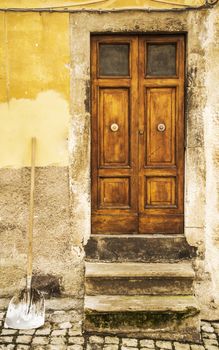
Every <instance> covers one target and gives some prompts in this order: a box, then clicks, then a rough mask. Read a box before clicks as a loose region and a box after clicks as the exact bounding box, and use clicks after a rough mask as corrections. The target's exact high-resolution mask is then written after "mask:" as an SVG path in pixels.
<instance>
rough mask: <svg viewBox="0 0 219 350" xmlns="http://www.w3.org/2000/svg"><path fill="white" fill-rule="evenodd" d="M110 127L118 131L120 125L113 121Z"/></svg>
mask: <svg viewBox="0 0 219 350" xmlns="http://www.w3.org/2000/svg"><path fill="white" fill-rule="evenodd" d="M110 129H111V130H112V131H113V132H115V131H118V130H119V125H118V124H116V123H113V124H111V125H110Z"/></svg>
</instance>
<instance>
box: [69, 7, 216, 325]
mask: <svg viewBox="0 0 219 350" xmlns="http://www.w3.org/2000/svg"><path fill="white" fill-rule="evenodd" d="M217 16H218V6H217V7H216V8H214V9H211V10H202V11H185V12H166V13H153V12H152V13H145V12H143V11H133V12H123V13H96V14H91V13H77V14H72V15H71V36H72V38H71V43H72V48H71V53H72V82H71V86H72V112H73V115H78V113H80V112H78V107H79V105H81V104H82V108H79V109H80V111H81V112H82V113H81V114H80V120H81V123H82V124H86V125H87V121H89V119H88V115H87V112H89V110H87V109H86V107H85V105H84V102H85V101H86V100H87V99H89V91H87V89H86V87H87V86H88V85H89V67H90V54H89V53H90V35H91V34H92V33H98V32H100V33H102V32H107V33H108V32H118V33H120V32H123V33H124V32H125V33H132V32H134V33H138V32H139V33H142V32H150V33H151V32H155V33H157V32H166V33H169V32H170V33H173V32H185V33H186V35H187V48H186V72H187V76H186V94H185V97H186V101H185V106H186V108H185V118H186V129H187V131H186V150H185V151H186V164H185V166H186V176H185V234H186V237H187V240H188V242H189V243H190V244H191V245H194V246H197V247H198V258H197V259H196V262H195V269H196V272H197V278H196V286H195V289H196V293H197V297H198V299H199V301H200V305H201V307H202V317H204V318H209V317H211V318H216V317H219V304H218V301H217V300H216V294H217V293H216V289H218V288H219V284H218V275H219V274H218V272H217V271H216V269H214V268H213V265H212V263H213V262H215V261H217V259H218V256H219V250H218V249H217V247H216V244H215V240H216V238H213V237H217V239H218V238H219V233H217V234H216V233H214V234H212V231H210V227H212V223H213V222H215V221H216V216H215V215H212V214H213V211H215V208H216V206H215V204H216V202H217V198H215V200H214V203H213V202H211V205H210V207H211V208H212V209H211V215H209V214H208V213H209V210H210V209H209V208H210V207H209V206H208V204H207V201H206V197H208V196H209V195H207V196H206V193H207V191H208V187H209V184H211V186H212V182H211V181H210V178H211V177H213V179H214V181H216V176H215V174H213V173H212V171H211V172H210V173H209V170H210V169H209V160H210V159H212V156H211V158H210V159H208V157H206V154H207V153H209V150H210V149H211V148H212V145H216V143H217V140H215V142H214V139H213V138H212V139H211V145H210V144H209V143H208V142H206V141H207V137H209V136H207V134H206V125H209V119H211V118H212V116H211V112H210V111H208V110H206V108H207V105H208V103H209V102H208V101H209V95H208V94H209V89H211V91H212V90H213V87H212V86H215V85H216V84H217V82H216V74H215V73H214V75H213V74H212V73H211V65H212V63H210V62H213V61H214V62H215V67H217V68H215V70H216V69H218V64H216V56H217V49H215V50H214V58H213V53H212V52H210V50H211V46H213V45H214V44H213V43H214V42H215V36H216V33H218V29H216V26H217V25H218V24H217V23H216V17H217ZM209 26H210V28H209ZM209 29H210V30H209ZM78 33H80V41H78V40H77V37H78ZM210 78H211V79H212V80H211V81H210ZM76 91H77V92H76ZM211 94H212V95H214V98H215V101H217V97H215V96H216V94H214V93H213V91H212V92H211ZM211 99H212V97H211ZM211 101H212V100H211ZM215 110H216V108H215ZM77 120H78V117H77ZM215 121H216V113H215ZM73 124H74V118H73ZM76 125H77V122H76ZM210 125H211V124H210ZM89 128H90V126H88V129H89ZM212 128H214V126H212ZM73 129H74V127H73ZM209 132H210V135H211V132H213V134H216V130H215V131H213V130H210V131H209ZM213 134H212V136H213ZM72 154H74V152H72ZM86 154H87V162H85V163H87V168H86V172H85V173H86V174H87V173H89V167H90V160H89V153H86ZM213 163H216V159H215V158H214V161H213ZM209 176H210V178H209ZM73 182H74V181H73ZM86 183H87V188H89V177H88V178H87V180H86ZM76 184H77V181H76V182H75V185H76ZM84 184H85V183H84ZM82 193H83V192H82ZM215 193H216V191H215ZM87 194H88V197H90V193H89V192H88V193H87ZM77 196H78V193H77ZM83 196H84V193H83ZM88 211H89V208H88V207H87V206H86V207H85V208H84V214H85V215H84V216H86V213H88ZM215 226H216V224H215ZM215 226H214V229H216V227H215ZM84 234H85V235H84V242H85V243H86V241H87V239H88V237H89V227H87V230H85V231H84ZM213 239H214V243H212V242H213ZM209 245H210V246H209ZM209 248H210V249H209ZM212 248H213V249H212ZM209 311H210V313H209Z"/></svg>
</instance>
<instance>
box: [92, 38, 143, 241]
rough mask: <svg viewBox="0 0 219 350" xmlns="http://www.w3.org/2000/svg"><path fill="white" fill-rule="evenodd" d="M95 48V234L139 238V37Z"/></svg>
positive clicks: (97, 41) (96, 42)
mask: <svg viewBox="0 0 219 350" xmlns="http://www.w3.org/2000/svg"><path fill="white" fill-rule="evenodd" d="M91 45H92V67H91V70H92V233H104V234H109V233H110V234H121V233H137V232H138V147H137V123H138V119H137V118H136V111H137V103H138V79H137V71H138V70H137V68H138V61H137V52H138V37H136V36H133V37H126V36H124V37H123V36H121V37H120V36H115V37H111V36H95V37H93V38H92V41H91ZM99 64H101V66H100V67H99Z"/></svg>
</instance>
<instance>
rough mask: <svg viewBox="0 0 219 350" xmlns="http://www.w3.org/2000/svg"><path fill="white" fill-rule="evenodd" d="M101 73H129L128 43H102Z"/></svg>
mask: <svg viewBox="0 0 219 350" xmlns="http://www.w3.org/2000/svg"><path fill="white" fill-rule="evenodd" d="M99 75H100V76H101V75H103V76H127V75H129V45H128V44H100V52H99Z"/></svg>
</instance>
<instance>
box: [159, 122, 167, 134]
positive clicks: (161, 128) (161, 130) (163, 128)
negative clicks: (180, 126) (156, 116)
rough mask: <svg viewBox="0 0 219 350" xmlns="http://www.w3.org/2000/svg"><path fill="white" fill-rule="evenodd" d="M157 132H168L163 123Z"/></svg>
mask: <svg viewBox="0 0 219 350" xmlns="http://www.w3.org/2000/svg"><path fill="white" fill-rule="evenodd" d="M157 130H158V131H160V132H164V131H165V130H166V125H165V124H163V123H160V124H158V126H157Z"/></svg>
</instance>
